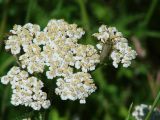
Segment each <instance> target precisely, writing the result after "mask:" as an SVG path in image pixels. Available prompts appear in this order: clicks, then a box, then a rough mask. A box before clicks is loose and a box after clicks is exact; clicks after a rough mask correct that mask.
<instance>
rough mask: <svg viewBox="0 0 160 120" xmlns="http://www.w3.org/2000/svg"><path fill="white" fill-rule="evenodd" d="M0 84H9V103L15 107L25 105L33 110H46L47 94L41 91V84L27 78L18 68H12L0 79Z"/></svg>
mask: <svg viewBox="0 0 160 120" xmlns="http://www.w3.org/2000/svg"><path fill="white" fill-rule="evenodd" d="M1 82H2V83H3V84H8V83H10V84H11V88H12V92H13V94H12V98H11V103H12V104H13V105H15V106H18V105H25V106H29V107H32V108H33V109H34V110H40V108H41V107H43V108H45V109H47V108H48V107H49V106H50V101H49V100H47V94H46V93H45V92H43V91H42V90H41V89H42V87H43V82H42V81H41V80H38V79H37V78H36V77H29V74H28V72H26V71H24V70H21V69H20V68H19V67H12V68H11V69H10V71H9V72H8V74H7V75H6V76H3V77H2V78H1Z"/></svg>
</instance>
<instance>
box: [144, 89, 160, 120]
mask: <svg viewBox="0 0 160 120" xmlns="http://www.w3.org/2000/svg"><path fill="white" fill-rule="evenodd" d="M159 100H160V90H159V92H158V95H157V97H156V99H155V100H154V102H153V105H152V108H151V109H150V111H149V112H148V114H147V116H146V118H145V120H150V116H151V114H152V112H153V110H154V108H155V107H156V105H157V103H158V101H159Z"/></svg>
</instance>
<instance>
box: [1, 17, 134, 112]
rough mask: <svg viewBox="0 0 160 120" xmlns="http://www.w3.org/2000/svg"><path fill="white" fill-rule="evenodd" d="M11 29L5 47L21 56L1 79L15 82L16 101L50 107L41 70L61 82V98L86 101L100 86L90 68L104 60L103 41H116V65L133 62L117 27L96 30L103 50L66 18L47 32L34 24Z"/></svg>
mask: <svg viewBox="0 0 160 120" xmlns="http://www.w3.org/2000/svg"><path fill="white" fill-rule="evenodd" d="M10 32H11V35H10V36H9V37H8V39H7V40H6V44H5V49H6V50H8V51H11V53H12V54H13V55H14V56H16V57H17V59H18V63H19V67H13V68H12V69H11V70H10V71H9V72H8V73H7V75H5V76H3V77H2V78H1V82H2V83H3V84H9V83H10V84H11V86H12V90H13V94H12V98H11V103H12V104H13V105H15V106H18V105H25V106H29V107H32V108H33V109H34V110H40V109H41V108H44V109H46V108H48V107H49V106H50V104H51V103H50V101H49V100H47V93H46V92H43V91H42V87H43V86H45V85H43V82H42V81H41V80H39V79H38V78H39V77H38V76H37V74H40V75H42V74H43V75H45V76H46V78H47V79H56V80H57V81H56V85H57V88H56V89H55V93H56V94H57V95H59V96H60V97H61V99H62V100H67V99H69V100H73V101H74V100H79V101H80V103H85V102H86V98H87V97H88V96H89V95H90V94H91V93H93V92H94V91H95V90H96V86H95V84H94V81H93V79H92V77H91V75H90V71H93V70H95V68H96V65H97V64H99V63H100V52H101V51H103V47H102V44H106V43H107V42H108V41H110V40H111V41H112V44H113V45H112V47H113V50H112V53H111V58H112V59H113V60H114V62H113V64H114V66H115V67H117V66H118V63H119V62H120V61H121V62H122V63H123V66H124V67H127V66H129V65H130V60H131V59H134V58H135V55H136V53H135V51H134V50H132V49H131V48H130V47H128V43H127V40H126V39H125V38H123V37H122V34H121V33H120V32H118V31H117V30H116V28H112V27H109V28H107V27H106V26H104V25H102V26H101V27H100V28H99V33H95V34H94V36H96V37H97V38H98V39H99V40H100V43H99V44H98V45H97V47H98V49H99V50H100V52H99V51H98V50H97V49H96V48H95V47H94V46H93V45H83V44H79V40H80V39H81V38H82V36H83V35H84V34H85V32H84V30H83V29H82V28H80V27H78V26H77V25H76V24H69V23H67V22H65V21H64V20H55V19H52V20H50V21H49V22H48V24H47V26H46V27H45V28H44V29H43V30H41V29H40V26H39V25H36V24H31V23H27V24H25V25H24V26H21V25H14V27H13V29H12V30H10ZM42 80H43V79H42Z"/></svg>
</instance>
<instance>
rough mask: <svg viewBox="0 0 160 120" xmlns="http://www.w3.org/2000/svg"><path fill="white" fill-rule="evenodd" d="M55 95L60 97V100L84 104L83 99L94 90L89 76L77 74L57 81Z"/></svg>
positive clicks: (83, 73) (94, 87) (81, 73)
mask: <svg viewBox="0 0 160 120" xmlns="http://www.w3.org/2000/svg"><path fill="white" fill-rule="evenodd" d="M56 84H57V86H58V87H57V88H56V90H55V92H56V94H58V95H60V96H61V99H62V100H67V99H70V100H76V99H79V100H80V103H86V101H85V98H86V97H88V96H89V95H90V94H91V93H92V92H94V91H95V90H96V86H95V84H94V83H93V80H92V78H91V75H90V74H88V73H85V72H78V73H75V74H72V75H70V76H67V77H65V78H64V79H62V78H60V79H58V80H57V83H56Z"/></svg>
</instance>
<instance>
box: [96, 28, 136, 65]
mask: <svg viewBox="0 0 160 120" xmlns="http://www.w3.org/2000/svg"><path fill="white" fill-rule="evenodd" d="M93 36H95V37H97V39H98V40H100V43H99V44H97V48H98V49H99V50H100V52H101V51H102V50H103V44H106V45H111V54H110V57H111V58H112V60H113V66H114V67H115V68H117V67H118V64H119V63H120V62H121V63H122V64H123V67H128V66H130V64H131V60H132V59H135V57H136V55H137V53H136V51H134V50H132V48H131V47H129V46H128V41H127V39H126V38H124V37H123V35H122V33H121V32H119V31H118V30H117V29H116V28H115V27H107V26H106V25H102V26H101V27H100V28H99V33H95V34H93Z"/></svg>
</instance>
